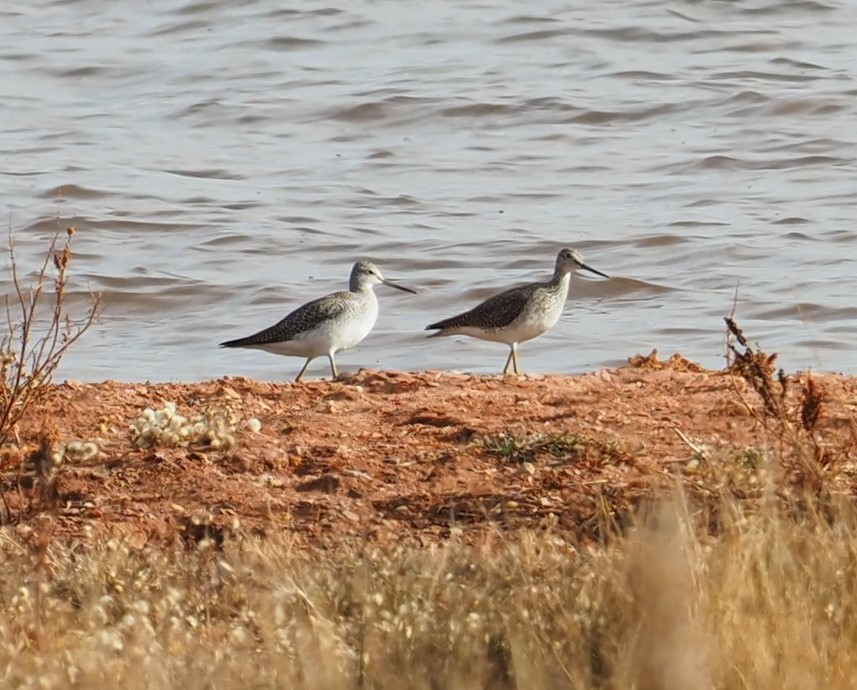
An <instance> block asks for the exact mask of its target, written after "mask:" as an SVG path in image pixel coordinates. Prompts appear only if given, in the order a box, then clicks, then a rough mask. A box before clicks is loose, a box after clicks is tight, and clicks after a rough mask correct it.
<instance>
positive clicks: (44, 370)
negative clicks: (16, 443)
mask: <svg viewBox="0 0 857 690" xmlns="http://www.w3.org/2000/svg"><path fill="white" fill-rule="evenodd" d="M73 235H74V227H72V226H69V227H68V229H67V230H66V238H65V243H64V244H63V246H62V247H58V243H59V233H57V234H56V235H55V236H54V237H53V238H52V239H51V242H50V244H49V246H48V250H47V252H45V258H44V261H43V262H42V265H41V267H40V269H39V270H38V271H37V273H36V275H35V278H34V282H33V283H32V284H31V285H30V286H29V287H27V286H25V285H24V284H23V279H22V278H21V276H20V275H19V273H18V265H17V260H16V256H15V247H14V243H13V241H12V228H11V226H10V228H9V262H10V268H11V276H12V285H13V288H14V292H13V294H12V295H11V296H9V295H7V296H6V297H5V303H6V325H7V329H6V333H5V334H4V335H3V337H2V339H0V445H2V444H4V443H6V442H7V441H8V440H9V438H10V436H12V435H14V434H15V429H16V426H17V424H18V422H20V421H21V419H22V418H23V417H24V415H26V413H27V411H28V410H29V409H30V408H31V407H32V406H33V405H36V404H38V403H39V402H40V401H41V400H43V399H44V396H45V395H46V394H47V392H48V384H50V382H51V379H52V377H53V374H54V372H55V371H56V369H57V367H58V366H59V364H60V362H61V360H62V358H63V356H64V355H65V354H66V352H68V350H69V348H70V347H71V346H72V345H74V343H75V342H77V340H78V338H80V337H81V336H82V335H83V334H84V333H85V332H86V331H87V330H88V329H89V327H90V326H91V325H92V324H93V322H94V321H95V318H96V316H97V315H98V311H99V307H100V305H101V296H100V295H98V294H93V296H92V304H91V305H90V306H89V308H88V310H87V312H86V314H85V315H84V316H83V318H82V319H80V320H78V321H75V320H73V319H72V317H71V316H70V315H69V313H68V311H67V305H66V287H67V284H68V268H69V264H70V263H71V258H72V253H71V238H72V236H73ZM51 265H53V267H54V268H55V269H56V274H55V276H54V277H53V280H51V278H50V276H49V267H50V266H51ZM50 284H52V285H53V290H52V291H50V290H46V287H47V286H48V285H50ZM48 292H50V296H48V295H47V294H46V293H48ZM45 302H49V307H48V309H49V314H48V315H47V317H45V316H43V314H42V307H43V305H44V304H45ZM40 323H46V324H47V327H46V329H45V330H44V332H43V333H42V334H41V335H38V333H37V331H38V327H39V325H40Z"/></svg>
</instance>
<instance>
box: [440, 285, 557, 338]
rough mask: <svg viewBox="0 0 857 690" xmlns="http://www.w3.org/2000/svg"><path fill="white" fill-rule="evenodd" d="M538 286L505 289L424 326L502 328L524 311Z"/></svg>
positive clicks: (441, 328) (447, 328) (450, 328)
mask: <svg viewBox="0 0 857 690" xmlns="http://www.w3.org/2000/svg"><path fill="white" fill-rule="evenodd" d="M539 287H541V286H540V285H539V284H532V285H523V286H521V287H517V288H512V289H511V290H506V291H505V292H501V293H499V294H497V295H494V296H493V297H489V298H488V299H487V300H485V301H484V302H482V303H481V304H477V305H476V306H475V307H473V309H471V310H470V311H466V312H464V313H463V314H459V315H458V316H452V317H450V318H448V319H444V320H443V321H438V322H437V323H433V324H431V325H429V326H426V330H427V331H431V330H435V329H440V330H442V331H445V330H452V329H455V328H464V327H467V326H470V327H472V328H483V329H485V330H494V329H498V328H503V327H505V326H508V325H509V324H510V323H512V322H513V321H514V320H515V319H516V318H517V317H518V316H519V315H520V314H521V312H522V311H524V308H525V306H526V305H527V303H528V302H529V300H530V298H531V297H532V295H533V292H535V291H536V290H538V289H539Z"/></svg>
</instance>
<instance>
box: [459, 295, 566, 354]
mask: <svg viewBox="0 0 857 690" xmlns="http://www.w3.org/2000/svg"><path fill="white" fill-rule="evenodd" d="M562 307H563V304H562V303H561V302H560V303H558V305H557V307H556V308H553V309H551V310H549V311H547V312H535V313H533V312H529V313H524V314H522V315H521V316H520V317H518V318H517V319H515V320H514V321H513V322H512V323H510V324H509V325H508V326H506V327H505V328H502V329H499V330H484V329H481V328H476V327H473V326H465V327H463V328H459V329H456V332H457V333H461V334H462V335H469V336H472V337H474V338H480V339H481V340H488V341H491V342H495V343H506V344H507V345H511V344H512V343H524V342H526V341H528V340H532V339H533V338H536V337H538V336H540V335H541V334H542V333H544V332H545V331H547V330H549V329H550V328H552V327H553V326H555V325H556V323H557V321H559V317H560V316H561V315H562Z"/></svg>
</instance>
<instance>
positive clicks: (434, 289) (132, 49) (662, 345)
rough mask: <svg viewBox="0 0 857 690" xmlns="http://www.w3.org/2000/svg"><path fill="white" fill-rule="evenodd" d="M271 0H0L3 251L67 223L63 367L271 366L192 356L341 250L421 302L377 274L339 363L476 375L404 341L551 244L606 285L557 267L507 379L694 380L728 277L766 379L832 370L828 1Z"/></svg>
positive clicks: (180, 370)
mask: <svg viewBox="0 0 857 690" xmlns="http://www.w3.org/2000/svg"><path fill="white" fill-rule="evenodd" d="M281 5H282V3H278V2H274V1H273V0H268V1H262V0H260V1H258V2H233V3H225V2H216V1H214V0H208V1H202V2H200V1H190V2H188V1H186V0H152V1H150V2H146V3H115V2H112V3H111V2H105V1H104V0H74V1H71V0H55V1H53V2H51V1H46V0H33V1H32V2H26V3H24V2H7V3H4V4H3V9H0V65H2V67H0V69H2V79H0V97H1V98H2V115H3V116H2V117H0V176H2V178H1V179H2V182H3V195H2V202H3V206H4V208H3V210H4V211H7V214H8V218H9V219H10V220H9V221H8V222H9V223H11V226H12V229H13V230H14V232H15V237H16V241H17V243H18V246H19V251H20V253H21V256H22V259H27V257H29V256H32V252H33V251H35V250H36V249H38V248H39V247H42V246H43V245H44V242H45V239H46V238H47V237H48V236H49V235H50V234H51V233H52V232H53V231H55V230H56V229H62V228H64V227H65V225H66V224H68V223H73V224H74V225H75V226H76V227H77V229H78V235H77V236H76V238H75V241H76V249H77V254H76V261H75V264H74V267H73V270H74V275H75V280H74V285H73V288H74V290H75V294H76V295H77V296H78V297H79V298H81V299H82V297H83V295H84V294H85V293H86V291H87V290H88V289H92V290H97V291H101V292H102V293H103V294H104V299H105V304H104V312H103V315H102V316H101V318H100V320H99V322H98V325H97V326H96V327H95V329H94V330H93V331H92V332H90V333H89V334H88V335H87V336H86V337H85V339H84V340H83V341H82V342H81V343H79V346H78V347H77V348H76V349H75V350H74V351H73V352H72V353H71V354H70V355H69V356H68V358H67V360H66V361H65V363H64V366H63V369H62V372H61V374H62V375H64V376H69V377H73V378H79V379H84V380H100V379H104V378H114V379H121V380H145V379H151V380H165V379H171V378H173V379H181V380H197V379H205V378H209V377H214V376H220V375H224V374H231V375H249V376H254V377H260V378H269V379H275V380H280V379H288V378H292V377H294V375H295V373H296V372H297V370H298V369H299V367H300V365H301V362H300V360H297V359H292V358H281V357H275V356H272V355H268V354H266V353H261V352H253V351H223V350H219V349H218V348H217V343H218V342H219V341H220V340H224V339H227V338H232V337H237V336H241V335H247V334H249V333H251V332H253V331H255V330H257V329H258V328H260V327H263V326H267V325H269V324H271V323H273V322H274V321H276V320H278V319H279V318H280V317H281V316H283V315H285V314H286V313H287V312H288V311H290V310H291V309H292V308H293V307H295V306H297V305H298V304H300V303H302V302H304V301H307V300H308V299H311V298H313V297H316V296H319V295H321V294H325V293H327V292H331V291H333V290H336V289H341V288H342V287H343V286H344V285H345V284H346V281H347V276H348V272H349V269H350V266H351V264H352V263H353V261H354V260H355V259H357V258H360V257H368V258H371V259H373V260H375V261H376V262H377V263H378V264H379V265H380V267H381V268H382V270H384V271H385V273H386V274H387V275H388V276H389V277H394V278H397V279H400V280H401V281H402V282H404V283H406V284H408V285H410V286H412V287H414V288H416V289H418V290H419V295H417V296H415V297H412V296H409V295H406V294H404V293H399V292H397V291H393V290H386V289H384V288H379V290H378V294H379V298H380V301H381V316H380V318H379V321H378V324H377V326H376V328H375V331H374V332H373V333H372V334H371V335H370V336H369V337H368V338H367V339H366V340H365V341H364V342H363V343H362V344H361V345H360V346H359V347H358V348H356V349H355V350H353V351H351V352H348V353H343V354H342V355H341V356H340V357H339V363H340V365H341V368H342V369H344V370H349V369H354V368H357V367H360V366H368V367H378V366H384V367H389V368H397V369H410V370H419V369H425V368H439V369H464V370H470V371H476V372H496V371H499V370H500V369H501V368H502V365H503V363H504V361H505V357H506V350H505V348H504V347H503V346H502V345H497V344H490V343H481V342H479V341H474V340H470V339H464V338H461V339H458V338H452V339H437V340H425V338H424V335H425V334H424V333H423V331H422V329H423V327H424V326H425V324H427V323H430V322H431V321H434V320H436V319H438V318H440V317H443V316H447V315H451V314H452V313H454V312H458V311H461V310H463V309H465V308H468V307H470V306H472V304H473V303H474V302H475V301H476V300H479V299H481V298H484V297H486V296H488V295H490V294H491V293H492V292H493V291H494V290H496V289H498V288H500V287H504V286H507V285H512V284H515V283H520V282H521V281H528V280H531V279H535V278H538V277H540V276H544V275H547V274H548V273H549V272H550V270H551V267H552V264H553V259H554V256H555V254H556V251H557V250H558V249H559V248H560V247H562V246H565V245H569V246H572V247H575V248H577V249H579V250H581V251H583V252H584V254H585V256H586V259H587V261H588V262H589V263H590V264H592V265H593V266H594V267H596V268H599V269H600V270H602V271H604V272H606V273H609V274H610V275H611V276H612V278H611V280H609V281H600V280H588V279H586V278H584V277H582V276H581V277H578V278H577V279H576V280H575V282H574V286H573V289H572V297H571V299H570V300H569V303H568V306H567V310H566V313H565V315H564V317H563V319H562V320H561V321H560V323H559V324H558V325H557V326H556V327H555V328H554V329H553V330H552V331H551V332H550V333H548V334H547V335H545V336H543V337H541V338H539V339H537V340H535V341H533V342H531V343H528V344H525V345H524V346H522V348H521V364H522V367H523V368H524V370H525V371H529V372H579V371H583V370H587V369H591V368H594V367H599V366H604V365H615V364H619V363H621V362H623V361H624V359H625V358H626V357H627V356H628V355H630V354H634V353H635V352H645V351H648V350H649V349H650V348H652V347H657V348H659V350H660V351H661V352H662V353H664V354H669V353H671V352H672V351H674V350H681V351H682V352H683V353H684V354H685V355H687V356H689V357H692V358H695V359H698V360H700V361H702V362H704V363H706V364H708V365H710V366H718V365H720V364H721V363H722V355H723V328H722V317H723V316H724V315H725V314H727V313H729V311H730V310H731V308H732V302H733V298H734V295H735V291H736V288H737V290H738V304H737V317H738V319H739V321H740V322H741V323H742V325H743V326H744V327H745V329H746V330H747V331H748V332H749V333H751V334H752V336H753V337H754V338H755V339H757V340H758V341H759V342H761V343H762V344H763V346H764V347H765V348H766V349H768V350H770V351H773V350H776V351H779V352H780V357H781V363H782V364H783V365H785V366H786V367H787V368H802V367H808V366H809V367H813V368H816V369H817V368H821V369H828V370H841V371H846V372H851V373H857V352H855V348H854V347H853V341H854V336H855V334H857V320H856V319H855V317H857V305H855V301H854V297H853V294H854V293H853V292H852V290H853V288H854V282H855V279H854V278H853V275H854V267H853V263H854V261H853V257H854V251H855V237H857V236H855V228H854V225H855V217H857V212H855V200H857V197H856V196H855V192H857V175H855V173H857V166H855V140H857V129H855V121H857V98H855V96H857V84H855V80H854V77H855V61H854V56H855V54H857V31H855V30H854V27H855V26H857V3H852V2H849V1H848V0H840V1H839V2H833V1H828V2H823V3H822V2H813V1H809V2H789V1H787V0H756V1H752V0H748V1H746V2H745V1H741V0H734V1H718V0H707V1H705V2H702V1H699V0H688V1H685V2H682V1H675V2H647V1H644V0H624V1H622V0H616V1H614V2H610V3H607V4H605V3H568V2H552V1H544V2H536V3H528V4H524V3H520V2H516V1H513V0H503V1H501V0H491V1H490V2H488V1H487V0H485V1H478V0H454V1H453V0H448V1H441V0H437V1H433V2H419V3H400V2H396V1H395V0H386V1H383V0H382V1H371V0H362V1H358V0H353V1H352V2H348V3H341V6H337V5H329V6H324V5H323V4H320V3H315V2H308V1H304V2H302V3H301V2H300V1H298V2H295V3H290V7H291V9H281ZM0 288H2V291H3V292H4V293H8V291H9V283H8V273H7V272H6V271H4V272H2V273H0ZM310 373H311V374H312V375H327V369H326V364H325V363H324V362H323V361H319V362H317V363H316V364H315V365H314V367H313V369H312V370H311V372H310Z"/></svg>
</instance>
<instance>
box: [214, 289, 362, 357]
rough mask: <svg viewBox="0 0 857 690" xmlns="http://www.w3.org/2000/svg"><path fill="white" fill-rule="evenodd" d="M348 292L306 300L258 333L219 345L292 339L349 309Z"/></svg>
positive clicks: (259, 343) (241, 344)
mask: <svg viewBox="0 0 857 690" xmlns="http://www.w3.org/2000/svg"><path fill="white" fill-rule="evenodd" d="M346 296H351V293H349V292H334V293H333V294H331V295H326V296H325V297H319V298H318V299H315V300H313V301H312V302H307V303H306V304H304V305H301V306H300V307H298V308H297V309H295V310H294V311H293V312H292V313H290V314H289V315H288V316H286V317H285V318H284V319H283V320H282V321H279V322H277V323H275V324H274V325H273V326H270V327H268V328H264V329H262V330H261V331H259V332H258V333H254V334H253V335H249V336H247V337H246V338H238V339H237V340H229V341H227V342H225V343H221V344H220V346H221V347H248V346H250V345H264V344H266V343H282V342H285V341H288V340H294V338H295V336H297V335H300V334H301V333H303V332H305V331H309V330H312V329H313V328H315V327H316V326H319V325H320V324H322V323H324V322H325V321H329V320H330V319H337V318H339V317H341V316H342V315H343V314H345V313H346V312H347V311H348V310H349V300H348V299H346Z"/></svg>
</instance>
